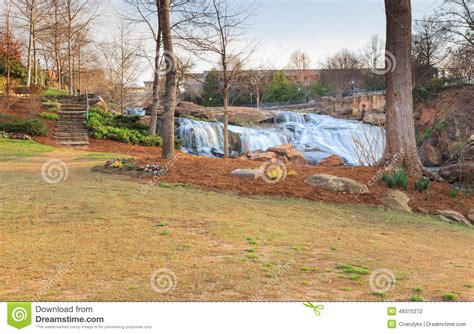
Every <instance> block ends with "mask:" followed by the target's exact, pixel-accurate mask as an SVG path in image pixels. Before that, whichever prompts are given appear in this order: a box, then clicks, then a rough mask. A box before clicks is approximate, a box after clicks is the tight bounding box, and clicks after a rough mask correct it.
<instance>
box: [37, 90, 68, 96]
mask: <svg viewBox="0 0 474 334" xmlns="http://www.w3.org/2000/svg"><path fill="white" fill-rule="evenodd" d="M67 95H69V93H68V92H67V91H65V90H62V89H56V88H48V89H47V90H45V91H44V92H43V96H45V97H50V96H67Z"/></svg>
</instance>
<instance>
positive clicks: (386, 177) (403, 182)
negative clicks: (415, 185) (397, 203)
mask: <svg viewBox="0 0 474 334" xmlns="http://www.w3.org/2000/svg"><path fill="white" fill-rule="evenodd" d="M382 181H383V182H385V183H386V184H387V186H388V187H389V188H397V187H401V188H403V189H405V190H406V189H407V188H408V175H407V172H406V170H405V169H403V168H397V169H395V170H394V171H393V172H392V173H384V174H383V175H382Z"/></svg>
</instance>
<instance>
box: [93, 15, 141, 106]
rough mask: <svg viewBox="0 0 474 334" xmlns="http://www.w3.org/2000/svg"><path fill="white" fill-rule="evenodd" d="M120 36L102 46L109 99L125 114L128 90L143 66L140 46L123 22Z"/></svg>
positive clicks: (120, 26) (119, 31)
mask: <svg viewBox="0 0 474 334" xmlns="http://www.w3.org/2000/svg"><path fill="white" fill-rule="evenodd" d="M117 30H118V35H117V36H115V37H114V39H113V41H111V42H109V43H102V44H101V47H100V49H101V51H102V58H103V63H104V64H105V69H106V77H107V81H108V83H109V87H106V90H107V97H108V98H109V99H110V100H112V101H114V102H115V103H117V104H118V105H119V108H120V112H121V113H122V114H123V113H124V110H125V107H126V104H125V95H126V90H127V88H128V87H129V86H130V85H131V84H133V83H135V82H136V80H137V78H138V76H139V74H140V72H141V66H140V62H139V61H138V52H139V50H140V45H139V44H138V43H137V42H136V41H135V39H134V38H133V36H132V32H131V30H130V29H129V28H128V27H127V26H126V25H125V23H124V21H123V20H122V21H121V22H120V24H119V26H118V29H117Z"/></svg>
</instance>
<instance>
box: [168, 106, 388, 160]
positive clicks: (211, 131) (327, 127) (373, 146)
mask: <svg viewBox="0 0 474 334" xmlns="http://www.w3.org/2000/svg"><path fill="white" fill-rule="evenodd" d="M275 120H276V121H277V124H274V125H273V126H272V127H265V128H263V127H253V128H246V127H241V126H234V125H230V126H229V132H230V137H231V140H230V144H231V151H232V152H234V153H238V154H241V153H244V152H247V151H250V152H253V151H257V150H266V149H268V148H270V147H274V146H278V145H283V144H288V143H291V144H294V145H295V146H296V148H297V149H298V150H300V151H301V152H303V153H304V155H305V156H306V158H307V160H308V161H309V162H310V163H317V162H318V161H320V160H321V159H324V158H325V157H327V156H329V155H332V154H334V155H337V156H339V157H341V158H343V159H344V160H345V161H346V163H347V164H349V165H354V166H357V165H360V164H364V163H362V162H361V161H359V155H360V154H358V152H357V149H356V145H355V144H354V139H356V140H359V145H362V146H364V147H369V148H370V150H372V151H373V152H374V155H375V158H376V159H380V158H381V157H382V154H383V149H384V144H385V143H384V140H385V133H384V131H383V129H382V128H380V127H377V126H372V125H367V124H362V123H360V122H357V121H350V120H344V119H337V118H334V117H331V116H324V115H317V114H302V113H297V112H282V113H280V114H278V115H276V116H275ZM177 126H178V128H177V131H176V134H177V136H178V138H180V139H182V140H183V142H184V147H183V150H184V151H186V152H188V153H191V154H196V155H204V156H211V157H212V156H221V155H222V154H223V152H224V135H223V132H224V129H223V125H222V123H218V122H205V121H196V120H191V119H187V118H178V119H177Z"/></svg>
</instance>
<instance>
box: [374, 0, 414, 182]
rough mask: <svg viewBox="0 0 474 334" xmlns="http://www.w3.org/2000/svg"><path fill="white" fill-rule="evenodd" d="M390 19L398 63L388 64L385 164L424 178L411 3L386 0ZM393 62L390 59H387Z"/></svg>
mask: <svg viewBox="0 0 474 334" xmlns="http://www.w3.org/2000/svg"><path fill="white" fill-rule="evenodd" d="M385 11H386V17H387V42H386V54H388V55H389V54H390V53H391V54H393V56H394V59H395V64H390V63H388V62H387V68H386V81H387V145H386V147H385V152H384V159H383V160H384V161H385V162H389V161H390V165H391V166H394V167H395V166H396V167H403V168H405V169H406V170H407V172H408V175H409V176H410V177H411V178H418V177H420V176H421V175H422V165H421V162H420V158H419V157H418V151H417V147H416V139H415V123H414V120H413V96H412V90H413V83H412V70H411V36H412V35H411V23H412V20H411V3H410V0H385ZM386 59H390V57H388V56H387V57H386Z"/></svg>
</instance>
